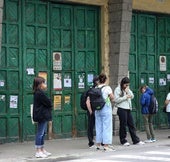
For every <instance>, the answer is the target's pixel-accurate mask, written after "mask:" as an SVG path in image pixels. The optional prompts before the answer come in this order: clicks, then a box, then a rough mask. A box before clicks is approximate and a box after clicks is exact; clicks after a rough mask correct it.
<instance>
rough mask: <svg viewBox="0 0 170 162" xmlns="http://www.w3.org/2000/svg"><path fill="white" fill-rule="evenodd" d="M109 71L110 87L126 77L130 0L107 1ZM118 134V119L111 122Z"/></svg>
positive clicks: (130, 15)
mask: <svg viewBox="0 0 170 162" xmlns="http://www.w3.org/2000/svg"><path fill="white" fill-rule="evenodd" d="M108 6H109V11H108V12H109V69H110V75H109V77H110V86H111V87H112V89H113V90H114V88H115V87H116V86H117V85H118V84H119V82H120V80H121V79H122V78H123V77H124V76H128V61H129V60H128V59H129V47H130V30H131V19H132V0H109V5H108ZM113 126H114V134H117V133H118V127H119V123H118V117H117V116H114V120H113Z"/></svg>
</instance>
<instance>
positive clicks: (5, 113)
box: [0, 0, 23, 142]
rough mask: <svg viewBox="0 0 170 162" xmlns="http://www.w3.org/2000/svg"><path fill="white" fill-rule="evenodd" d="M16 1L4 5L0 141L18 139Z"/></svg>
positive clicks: (19, 78) (18, 20) (19, 89)
mask: <svg viewBox="0 0 170 162" xmlns="http://www.w3.org/2000/svg"><path fill="white" fill-rule="evenodd" d="M20 5H21V3H20V1H9V0H8V1H4V12H3V24H2V28H3V29H2V49H1V53H0V107H1V108H0V139H1V141H2V142H5V141H15V140H20V139H21V138H22V104H23V103H22V84H21V83H22V70H21V69H22V61H21V39H20V37H21V33H20V32H19V31H20V30H21V14H20V13H21V10H20V8H19V6H20Z"/></svg>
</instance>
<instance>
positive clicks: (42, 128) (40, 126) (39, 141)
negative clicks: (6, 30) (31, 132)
mask: <svg viewBox="0 0 170 162" xmlns="http://www.w3.org/2000/svg"><path fill="white" fill-rule="evenodd" d="M46 130H47V121H44V122H39V123H37V134H36V137H35V146H36V148H37V149H38V148H43V147H44V136H45V133H46Z"/></svg>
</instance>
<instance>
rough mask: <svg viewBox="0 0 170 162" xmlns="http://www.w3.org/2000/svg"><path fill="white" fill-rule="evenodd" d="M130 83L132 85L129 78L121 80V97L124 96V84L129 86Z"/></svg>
mask: <svg viewBox="0 0 170 162" xmlns="http://www.w3.org/2000/svg"><path fill="white" fill-rule="evenodd" d="M128 83H130V79H129V78H128V77H124V78H123V79H122V80H121V82H120V89H121V92H122V94H121V96H123V94H124V93H123V90H124V86H123V85H124V84H128Z"/></svg>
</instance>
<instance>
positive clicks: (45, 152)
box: [43, 150, 51, 156]
mask: <svg viewBox="0 0 170 162" xmlns="http://www.w3.org/2000/svg"><path fill="white" fill-rule="evenodd" d="M43 154H45V155H47V156H51V153H50V152H47V151H46V150H45V151H43Z"/></svg>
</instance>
